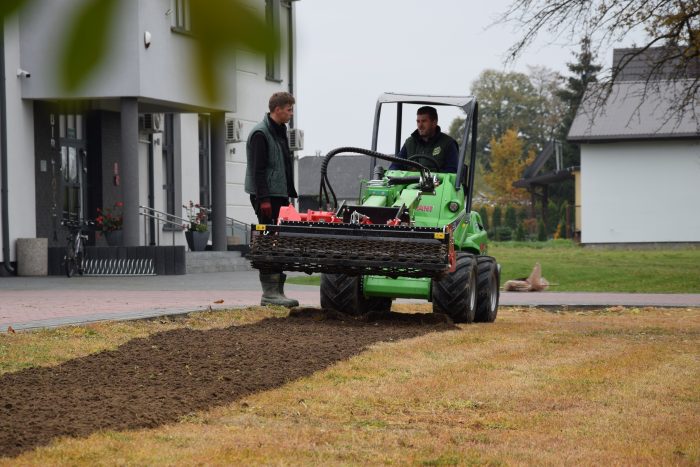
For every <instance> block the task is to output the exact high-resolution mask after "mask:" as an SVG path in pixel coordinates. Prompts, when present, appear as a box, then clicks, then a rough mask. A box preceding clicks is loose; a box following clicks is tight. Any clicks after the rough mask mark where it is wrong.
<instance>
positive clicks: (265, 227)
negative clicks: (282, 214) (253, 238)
mask: <svg viewBox="0 0 700 467" xmlns="http://www.w3.org/2000/svg"><path fill="white" fill-rule="evenodd" d="M255 230H267V226H266V225H265V224H256V225H255Z"/></svg>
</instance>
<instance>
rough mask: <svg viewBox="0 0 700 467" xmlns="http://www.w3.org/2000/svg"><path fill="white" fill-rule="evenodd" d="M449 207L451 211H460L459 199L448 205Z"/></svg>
mask: <svg viewBox="0 0 700 467" xmlns="http://www.w3.org/2000/svg"><path fill="white" fill-rule="evenodd" d="M447 209H449V210H450V212H457V211H459V203H458V202H457V201H452V202H450V204H448V205H447Z"/></svg>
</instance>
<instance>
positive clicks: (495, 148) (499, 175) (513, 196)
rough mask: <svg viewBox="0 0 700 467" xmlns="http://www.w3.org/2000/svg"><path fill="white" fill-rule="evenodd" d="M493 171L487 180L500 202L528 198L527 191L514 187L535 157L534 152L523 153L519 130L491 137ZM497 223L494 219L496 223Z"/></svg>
mask: <svg viewBox="0 0 700 467" xmlns="http://www.w3.org/2000/svg"><path fill="white" fill-rule="evenodd" d="M490 144H491V153H492V154H491V172H489V173H487V174H486V176H485V178H486V182H487V183H488V184H489V186H491V188H492V189H493V191H494V193H495V196H496V198H497V199H498V200H499V201H500V202H513V201H520V200H523V199H525V198H527V192H526V191H525V190H523V189H520V188H515V187H513V182H515V181H516V180H519V179H520V177H522V174H523V170H525V167H526V166H527V165H529V164H530V163H531V162H532V160H533V159H534V157H535V155H534V152H532V151H531V152H530V153H529V154H527V155H524V153H523V143H522V141H521V139H520V138H519V137H518V132H517V131H516V130H514V129H510V130H508V131H506V132H505V134H504V135H503V137H502V138H500V139H498V140H497V139H495V138H492V139H491V142H490ZM495 224H496V222H495V219H494V225H495Z"/></svg>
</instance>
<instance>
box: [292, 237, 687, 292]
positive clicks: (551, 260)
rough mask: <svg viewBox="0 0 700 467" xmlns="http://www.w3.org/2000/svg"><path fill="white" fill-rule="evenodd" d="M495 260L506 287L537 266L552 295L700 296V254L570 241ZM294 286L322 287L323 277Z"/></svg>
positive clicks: (532, 246)
mask: <svg viewBox="0 0 700 467" xmlns="http://www.w3.org/2000/svg"><path fill="white" fill-rule="evenodd" d="M489 254H490V255H491V256H494V257H495V258H496V259H497V260H498V262H499V263H500V264H501V283H503V282H505V281H507V280H509V279H518V278H523V277H527V276H528V275H530V272H531V271H532V267H533V266H534V264H535V263H536V262H539V263H540V264H541V265H542V275H543V276H544V277H545V278H546V279H547V280H548V281H549V282H550V283H552V287H550V289H549V290H550V291H553V292H557V291H567V292H639V293H700V248H692V247H689V248H678V249H654V250H650V249H637V250H632V249H630V250H622V249H602V248H590V247H589V248H583V247H580V246H576V245H575V244H573V243H572V242H569V241H550V242H529V243H521V242H503V243H497V242H492V243H490V245H489ZM288 282H290V283H294V284H304V285H318V284H319V276H317V275H312V276H298V277H290V278H289V279H288Z"/></svg>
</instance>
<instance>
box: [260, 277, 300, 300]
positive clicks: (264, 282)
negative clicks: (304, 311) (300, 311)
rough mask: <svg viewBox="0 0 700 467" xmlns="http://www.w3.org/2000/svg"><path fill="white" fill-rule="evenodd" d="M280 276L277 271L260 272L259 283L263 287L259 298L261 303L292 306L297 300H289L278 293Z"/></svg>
mask: <svg viewBox="0 0 700 467" xmlns="http://www.w3.org/2000/svg"><path fill="white" fill-rule="evenodd" d="M281 279H282V278H281V277H280V274H279V273H274V274H263V273H262V272H261V273H260V285H261V286H262V289H263V294H262V298H261V299H260V304H261V305H263V306H264V305H280V306H286V307H287V308H292V307H294V306H296V305H295V303H296V304H298V303H299V302H297V301H296V300H290V299H288V298H287V297H285V296H284V295H282V294H280V280H281Z"/></svg>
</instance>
